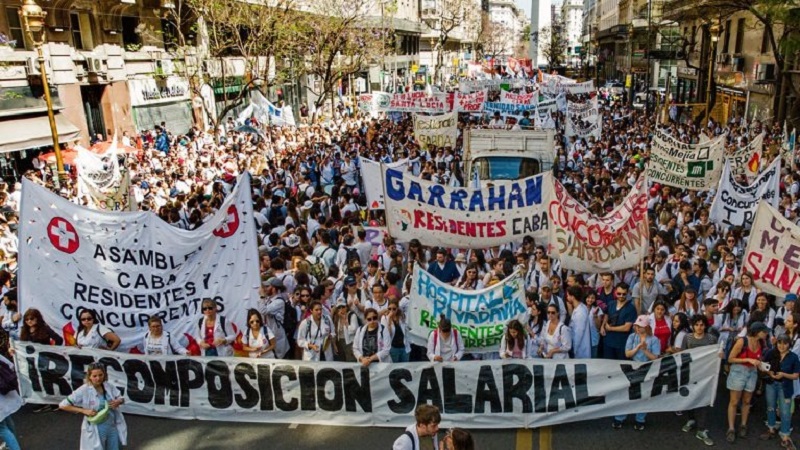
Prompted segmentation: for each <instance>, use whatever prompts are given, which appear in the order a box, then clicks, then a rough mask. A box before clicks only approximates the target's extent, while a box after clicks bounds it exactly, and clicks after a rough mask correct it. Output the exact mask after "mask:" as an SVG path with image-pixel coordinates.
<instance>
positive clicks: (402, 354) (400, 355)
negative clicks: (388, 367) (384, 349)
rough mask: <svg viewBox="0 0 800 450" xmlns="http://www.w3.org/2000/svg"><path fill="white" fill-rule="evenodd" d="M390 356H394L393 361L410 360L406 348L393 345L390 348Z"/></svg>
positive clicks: (402, 361)
mask: <svg viewBox="0 0 800 450" xmlns="http://www.w3.org/2000/svg"><path fill="white" fill-rule="evenodd" d="M389 356H391V357H392V362H395V363H404V362H408V353H407V352H406V349H405V348H395V347H392V348H391V349H389Z"/></svg>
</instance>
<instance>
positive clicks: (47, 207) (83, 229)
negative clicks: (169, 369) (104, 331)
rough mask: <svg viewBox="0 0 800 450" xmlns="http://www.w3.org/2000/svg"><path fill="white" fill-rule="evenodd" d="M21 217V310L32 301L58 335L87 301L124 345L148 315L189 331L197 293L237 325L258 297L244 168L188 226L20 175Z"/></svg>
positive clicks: (137, 335)
mask: <svg viewBox="0 0 800 450" xmlns="http://www.w3.org/2000/svg"><path fill="white" fill-rule="evenodd" d="M20 223H21V224H22V225H21V227H20V242H26V243H27V244H26V245H20V249H19V270H20V276H19V280H20V281H19V283H20V284H19V295H20V299H21V300H20V311H24V310H27V309H28V308H36V309H38V310H39V311H41V312H42V315H43V316H44V319H45V320H46V321H47V323H48V324H49V325H50V326H52V327H53V328H54V329H56V330H58V329H61V330H64V333H65V334H68V331H69V330H75V329H77V325H78V323H77V320H78V316H79V314H80V312H81V311H82V310H83V309H89V308H90V309H94V310H95V311H96V312H97V314H98V317H99V322H100V323H102V324H103V325H105V326H107V327H109V328H111V329H112V330H113V331H114V332H115V333H116V334H117V335H118V336H119V337H120V338H121V340H122V348H123V349H127V348H130V347H133V346H136V345H138V344H139V343H141V342H142V340H143V338H144V335H145V333H146V332H147V319H148V318H149V317H150V316H152V315H156V316H159V317H161V318H162V320H163V321H164V330H165V331H168V332H170V333H171V334H172V335H173V336H181V335H182V334H183V333H190V334H192V335H194V334H195V332H196V331H197V330H196V329H197V319H198V318H199V317H201V311H200V303H201V300H202V299H204V298H213V299H216V300H217V303H218V304H219V308H220V314H222V315H224V316H226V317H227V320H228V323H239V324H244V323H245V313H246V311H247V308H252V307H254V306H255V305H256V302H257V301H258V298H259V287H260V279H259V271H258V259H259V258H258V246H257V245H256V234H255V233H256V231H255V230H256V227H255V225H254V223H253V202H252V199H251V194H250V175H249V174H244V175H242V176H241V177H240V178H239V180H238V184H237V187H236V189H235V190H234V192H232V193H231V195H229V196H228V197H227V199H226V201H225V202H224V203H223V204H222V206H221V207H220V208H219V211H218V212H217V213H216V214H214V215H212V216H210V217H209V218H208V220H207V221H206V222H205V223H204V224H203V225H201V226H200V228H198V229H197V230H193V231H187V230H181V229H179V228H177V227H174V226H172V225H170V224H169V223H167V222H164V221H163V220H161V219H160V218H159V217H158V216H157V215H155V214H153V213H152V212H144V211H143V212H125V213H122V212H118V213H110V212H103V211H95V210H91V209H86V208H82V207H80V206H78V205H76V204H74V203H72V202H70V201H68V200H66V199H63V198H61V197H59V196H57V195H55V194H53V193H51V192H50V191H48V190H47V189H45V188H43V187H41V186H38V185H36V184H35V183H32V182H30V181H28V180H27V179H25V180H23V187H22V212H21V221H20ZM55 274H57V276H54V275H55ZM44 280H47V281H46V282H43V281H44Z"/></svg>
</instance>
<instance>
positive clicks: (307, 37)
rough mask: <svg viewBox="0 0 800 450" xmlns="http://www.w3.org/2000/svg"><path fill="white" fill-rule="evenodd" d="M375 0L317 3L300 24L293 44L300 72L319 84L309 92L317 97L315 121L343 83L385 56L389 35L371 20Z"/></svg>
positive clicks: (318, 1) (340, 0)
mask: <svg viewBox="0 0 800 450" xmlns="http://www.w3.org/2000/svg"><path fill="white" fill-rule="evenodd" d="M374 6H375V2H374V1H373V0H315V1H314V2H313V3H312V4H311V6H310V10H309V11H308V13H307V14H306V15H304V16H303V18H302V19H301V20H300V22H299V23H298V26H299V33H298V34H297V36H296V41H295V43H294V45H293V47H294V49H295V53H296V55H299V61H298V62H299V64H298V66H299V72H300V73H302V74H305V75H311V76H312V77H313V78H314V79H315V80H316V82H315V83H314V84H315V85H314V86H309V87H308V89H309V91H311V92H312V93H313V94H314V95H316V96H317V98H316V100H315V101H314V106H315V107H316V111H315V113H314V117H313V120H316V119H317V117H318V114H319V112H320V110H321V108H322V106H323V105H324V104H325V102H326V101H327V100H328V98H329V97H330V101H331V108H333V94H334V92H336V88H337V85H338V83H339V81H340V80H342V79H346V78H348V77H349V76H350V75H356V74H358V73H359V72H361V71H363V70H365V69H367V68H368V67H369V66H370V65H372V64H378V63H379V62H380V59H381V57H382V56H383V55H384V54H385V51H386V47H387V42H388V36H389V34H388V33H387V31H386V28H385V27H384V26H383V24H381V23H376V22H375V21H371V20H369V13H370V11H372V10H373V7H374Z"/></svg>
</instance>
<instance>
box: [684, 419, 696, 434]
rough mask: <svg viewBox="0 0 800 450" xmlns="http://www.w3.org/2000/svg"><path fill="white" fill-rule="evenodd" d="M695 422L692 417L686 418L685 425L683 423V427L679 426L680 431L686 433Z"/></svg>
mask: <svg viewBox="0 0 800 450" xmlns="http://www.w3.org/2000/svg"><path fill="white" fill-rule="evenodd" d="M696 423H697V422H695V421H694V420H693V419H689V420H687V421H686V425H684V426H683V428H681V431H683V432H684V433H688V432H690V431H692V429H694V425H695V424H696Z"/></svg>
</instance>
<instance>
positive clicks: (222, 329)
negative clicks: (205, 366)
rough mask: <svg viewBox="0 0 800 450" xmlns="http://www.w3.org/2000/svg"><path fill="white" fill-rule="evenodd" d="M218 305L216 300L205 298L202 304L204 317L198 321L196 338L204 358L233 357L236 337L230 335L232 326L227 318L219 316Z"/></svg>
mask: <svg viewBox="0 0 800 450" xmlns="http://www.w3.org/2000/svg"><path fill="white" fill-rule="evenodd" d="M217 309H218V305H217V302H216V301H215V300H214V299H211V298H205V299H203V302H202V303H201V310H202V312H203V317H201V318H200V319H199V320H198V321H197V328H196V330H197V332H196V334H195V336H194V338H195V340H196V341H197V345H199V346H200V349H201V350H202V353H201V354H202V355H203V356H233V346H232V345H231V344H233V341H235V340H236V335H235V334H233V333H228V328H229V327H230V324H228V323H226V320H225V317H224V316H220V315H218V314H217Z"/></svg>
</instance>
